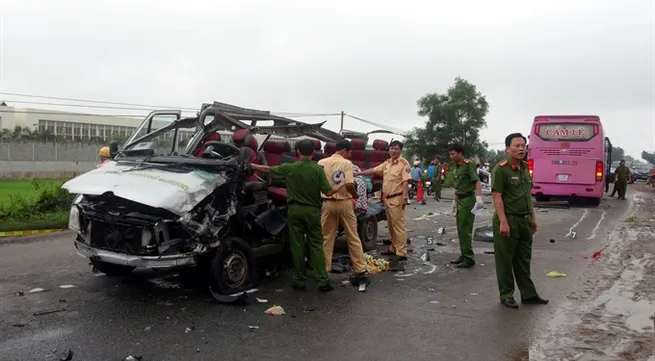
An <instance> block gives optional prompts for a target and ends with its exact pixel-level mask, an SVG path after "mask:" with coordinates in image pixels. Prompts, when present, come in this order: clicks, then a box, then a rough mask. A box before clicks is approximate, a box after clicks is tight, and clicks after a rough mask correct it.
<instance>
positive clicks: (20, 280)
mask: <svg viewBox="0 0 655 361" xmlns="http://www.w3.org/2000/svg"><path fill="white" fill-rule="evenodd" d="M630 206H631V201H630V200H628V201H619V200H616V199H609V200H605V201H604V202H603V203H602V205H601V206H600V207H598V208H570V209H543V210H540V211H538V213H537V217H538V221H539V223H540V231H539V232H538V233H537V234H536V236H535V237H536V238H535V243H534V254H533V263H532V271H533V279H534V281H535V283H536V285H537V287H538V290H539V291H540V293H541V295H542V296H543V297H545V298H549V299H551V303H550V304H549V305H547V306H533V307H528V306H525V307H521V308H520V309H519V310H510V309H507V308H504V307H502V306H500V305H499V303H498V295H497V286H496V279H495V271H494V262H493V255H492V254H486V253H484V252H485V251H491V250H492V249H493V244H492V243H487V242H474V243H475V244H474V246H475V251H476V261H477V266H476V267H475V268H473V269H464V270H459V269H454V268H451V267H449V266H448V265H447V262H448V261H449V260H451V259H454V258H456V257H457V256H458V252H459V248H458V245H457V243H455V242H454V241H453V239H455V238H456V234H455V232H454V229H453V228H447V231H446V233H445V234H444V235H439V234H437V228H439V227H452V226H453V225H454V219H453V218H452V217H450V216H447V215H444V214H442V213H446V212H448V210H449V209H450V203H449V201H442V202H439V203H438V202H435V201H434V200H428V204H427V205H414V204H412V205H410V206H408V216H407V217H408V227H409V228H410V229H411V232H410V233H409V234H410V237H411V238H412V244H411V248H412V249H413V252H412V253H411V254H410V258H411V259H410V261H409V263H408V265H407V267H406V270H405V271H403V272H396V273H393V272H383V273H379V274H377V275H374V276H371V280H372V283H371V284H370V285H369V286H368V289H367V291H366V292H364V293H361V292H358V291H357V289H355V288H354V287H352V286H347V285H341V282H342V281H343V280H345V279H346V278H347V276H346V275H334V276H333V279H334V281H333V282H334V284H335V285H340V286H341V287H337V289H336V290H335V291H334V292H332V293H330V294H327V295H323V294H318V293H317V292H315V291H314V290H315V287H310V288H309V289H308V291H305V292H302V293H298V292H293V291H291V289H290V287H288V284H289V281H290V280H289V275H288V274H287V275H283V276H282V277H281V278H279V279H277V280H275V281H271V282H268V283H263V284H261V285H260V288H259V289H260V291H259V292H258V293H257V294H256V296H257V297H260V298H263V299H266V300H268V303H258V302H257V301H255V300H253V302H250V303H248V304H246V305H239V306H227V305H221V304H216V303H215V302H213V301H212V300H211V299H210V298H209V297H207V296H206V295H204V294H201V293H199V292H196V291H193V290H186V289H184V287H181V286H180V284H179V283H178V282H176V279H174V278H172V279H167V278H166V277H163V276H161V275H156V274H151V273H148V272H138V273H136V274H135V275H134V276H132V277H130V278H128V279H114V278H110V277H107V276H102V275H100V276H98V275H94V274H93V273H92V272H91V269H90V267H89V266H88V262H87V261H86V260H85V259H83V258H81V257H79V256H78V255H76V253H75V252H74V247H73V245H72V236H71V235H70V234H68V233H64V234H58V235H54V236H47V237H45V238H39V239H32V240H30V241H27V242H18V243H8V244H3V245H1V246H0V320H1V321H0V360H3V361H10V360H11V361H13V360H17V361H18V360H20V361H26V360H58V358H57V357H55V356H54V354H53V351H54V350H55V349H56V350H57V351H56V353H60V352H62V351H68V349H71V350H72V351H73V352H74V356H73V359H72V360H73V361H78V360H84V361H96V360H121V359H122V358H124V357H126V356H128V355H134V356H142V357H143V361H152V360H158V361H164V360H175V361H179V360H240V361H247V360H258V361H259V360H294V361H297V360H306V361H309V360H378V361H382V360H404V359H405V360H409V359H413V360H476V361H477V360H527V353H528V347H529V345H530V340H531V339H532V337H533V335H535V334H539V332H540V331H543V330H539V329H534V328H533V325H535V324H537V321H538V320H540V319H543V318H547V317H551V316H552V315H553V314H554V312H555V310H556V309H557V307H558V304H561V303H562V302H564V300H565V298H566V296H567V294H568V293H569V292H570V291H572V290H571V289H570V288H571V287H572V285H574V284H575V280H576V278H577V277H578V276H582V277H584V276H585V275H582V274H581V270H582V269H583V266H584V265H585V264H586V263H588V262H592V259H591V255H592V253H593V251H595V250H596V249H598V248H600V247H601V246H602V245H603V244H604V242H605V241H606V235H607V234H608V233H609V232H610V231H611V230H612V229H613V228H614V226H615V225H616V223H617V221H619V220H621V219H622V217H624V214H626V212H627V211H628V209H629V207H630ZM489 219H490V216H484V217H479V218H478V220H479V222H480V224H482V225H484V224H486V223H488V222H489ZM380 226H381V227H380V231H381V234H380V239H385V238H388V236H387V234H388V233H387V231H386V225H385V224H384V223H381V224H380ZM573 232H576V237H575V239H574V238H573V237H572V234H573ZM427 236H431V237H434V242H438V243H439V245H434V246H429V247H430V248H434V251H431V252H430V256H431V257H430V258H431V259H430V262H429V263H428V264H423V263H422V262H421V261H420V260H419V259H420V256H421V254H423V253H424V252H425V251H426V249H427V247H428V246H426V244H425V243H426V241H425V239H426V238H425V237H427ZM380 249H383V247H382V246H380ZM554 270H556V271H560V272H564V273H566V274H567V275H568V277H564V278H548V277H546V276H545V275H546V273H548V272H550V271H554ZM62 286H64V288H62ZM34 288H42V289H45V290H46V291H42V292H36V293H29V291H30V290H32V289H34ZM21 291H22V292H25V294H24V295H22V296H21V295H17V293H18V292H21ZM517 297H518V294H517ZM274 304H275V305H280V306H282V307H283V308H284V309H285V311H286V315H283V316H277V317H276V316H268V315H265V314H264V310H265V309H266V308H268V307H270V306H272V305H274ZM56 310H60V311H59V312H54V313H47V314H42V315H35V313H38V312H43V311H56ZM250 326H258V328H251V327H250Z"/></svg>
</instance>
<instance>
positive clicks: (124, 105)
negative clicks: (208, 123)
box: [0, 92, 341, 117]
mask: <svg viewBox="0 0 655 361" xmlns="http://www.w3.org/2000/svg"><path fill="white" fill-rule="evenodd" d="M0 94H5V95H12V96H19V97H25V98H40V99H52V100H63V101H69V102H70V101H73V102H83V103H92V104H109V105H120V107H112V106H94V105H85V104H70V103H49V102H36V101H23V100H7V101H9V102H14V103H19V104H37V105H56V106H65V107H81V108H96V109H118V110H152V109H180V110H188V111H192V112H197V111H198V110H199V109H198V108H186V107H178V106H163V105H148V104H135V103H121V102H111V101H103V100H91V99H79V98H66V97H54V96H47V95H35V94H25V93H11V92H0ZM134 107H138V108H134ZM141 108H148V109H141ZM270 113H271V114H276V115H279V116H298V115H300V116H306V117H309V116H316V117H321V116H337V115H341V113H312V112H270Z"/></svg>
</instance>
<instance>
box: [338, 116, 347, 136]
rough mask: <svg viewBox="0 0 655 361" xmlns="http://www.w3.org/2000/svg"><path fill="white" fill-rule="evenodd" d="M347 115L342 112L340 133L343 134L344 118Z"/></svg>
mask: <svg viewBox="0 0 655 361" xmlns="http://www.w3.org/2000/svg"><path fill="white" fill-rule="evenodd" d="M344 115H346V113H344V112H343V110H342V111H341V129H339V133H341V132H343V116H344Z"/></svg>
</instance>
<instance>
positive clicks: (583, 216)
mask: <svg viewBox="0 0 655 361" xmlns="http://www.w3.org/2000/svg"><path fill="white" fill-rule="evenodd" d="M587 214H589V210H587V209H585V210H584V212H583V213H582V216H581V217H580V219H578V221H577V222H575V224H574V225H572V226H571V228H569V233H567V234H566V236H564V237H569V236H571V234H573V230H574V229H575V227H577V226H578V225H579V224H580V222H582V220H583V219H585V217H587Z"/></svg>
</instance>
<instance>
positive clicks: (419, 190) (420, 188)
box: [416, 181, 425, 204]
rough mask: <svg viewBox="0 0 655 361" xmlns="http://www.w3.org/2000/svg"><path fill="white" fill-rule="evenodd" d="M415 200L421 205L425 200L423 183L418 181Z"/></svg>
mask: <svg viewBox="0 0 655 361" xmlns="http://www.w3.org/2000/svg"><path fill="white" fill-rule="evenodd" d="M416 200H417V201H419V202H421V204H425V198H423V182H421V181H418V184H417V187H416Z"/></svg>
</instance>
